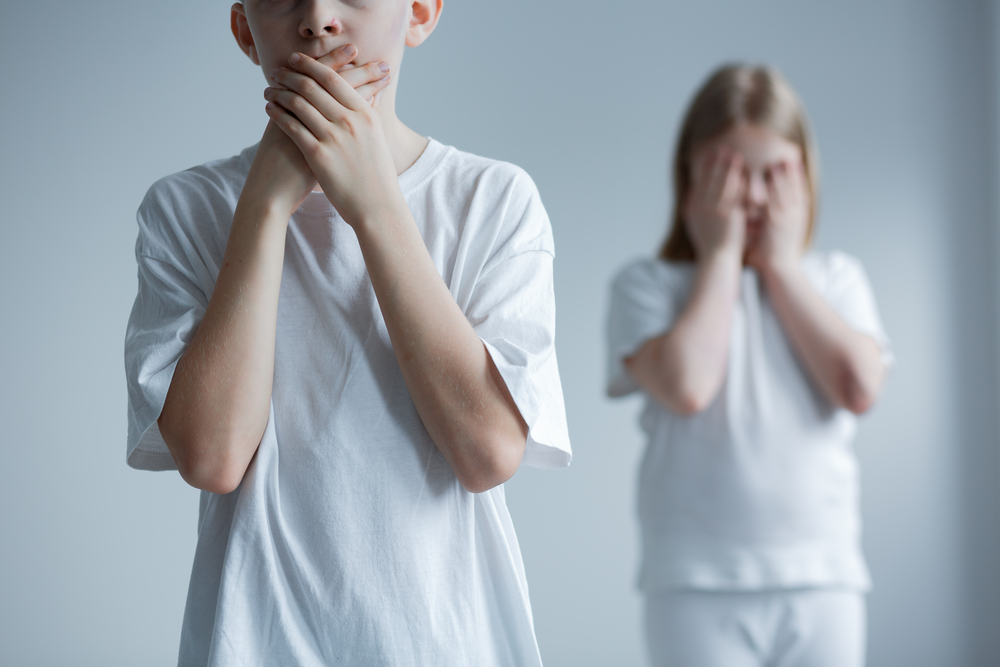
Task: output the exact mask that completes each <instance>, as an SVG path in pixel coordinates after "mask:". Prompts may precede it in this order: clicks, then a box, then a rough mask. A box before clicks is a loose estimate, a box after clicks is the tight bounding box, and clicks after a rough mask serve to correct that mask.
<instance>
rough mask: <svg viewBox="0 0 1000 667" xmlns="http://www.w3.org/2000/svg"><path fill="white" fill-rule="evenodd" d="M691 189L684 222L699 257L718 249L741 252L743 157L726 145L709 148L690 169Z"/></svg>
mask: <svg viewBox="0 0 1000 667" xmlns="http://www.w3.org/2000/svg"><path fill="white" fill-rule="evenodd" d="M691 179H692V184H691V190H690V192H689V193H688V197H687V201H686V202H685V203H684V223H685V226H686V227H687V233H688V236H689V237H690V238H691V243H692V244H693V245H694V249H695V252H697V254H698V257H699V259H702V258H707V257H708V256H709V255H711V254H713V253H714V252H715V251H717V250H724V249H725V250H733V251H734V252H735V253H736V254H737V255H742V253H743V243H744V239H745V238H746V212H745V210H744V208H743V191H744V189H745V187H746V184H745V182H744V178H743V156H742V155H740V154H739V153H736V152H734V151H731V150H729V149H727V148H725V147H718V148H715V149H712V150H711V151H710V152H709V153H708V154H706V155H704V156H702V157H701V159H699V160H697V161H696V162H695V164H694V165H693V167H692V169H691Z"/></svg>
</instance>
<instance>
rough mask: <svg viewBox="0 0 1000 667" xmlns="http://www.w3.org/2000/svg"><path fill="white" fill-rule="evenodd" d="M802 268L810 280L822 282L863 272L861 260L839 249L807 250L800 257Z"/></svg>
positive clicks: (847, 277)
mask: <svg viewBox="0 0 1000 667" xmlns="http://www.w3.org/2000/svg"><path fill="white" fill-rule="evenodd" d="M802 269H803V270H804V271H805V273H806V275H807V276H809V278H810V279H811V280H813V281H815V282H819V283H823V284H826V283H830V282H841V281H843V280H845V279H852V278H857V277H861V276H864V274H865V269H864V266H863V265H862V264H861V260H859V259H858V258H857V257H855V256H854V255H850V254H848V253H846V252H843V251H841V250H809V251H808V252H807V253H806V254H805V255H804V256H803V257H802Z"/></svg>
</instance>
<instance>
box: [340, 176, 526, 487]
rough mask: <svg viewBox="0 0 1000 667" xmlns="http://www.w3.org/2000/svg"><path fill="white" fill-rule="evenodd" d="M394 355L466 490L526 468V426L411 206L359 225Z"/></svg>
mask: <svg viewBox="0 0 1000 667" xmlns="http://www.w3.org/2000/svg"><path fill="white" fill-rule="evenodd" d="M353 226H354V229H355V231H356V232H357V235H358V241H359V243H360V245H361V251H362V254H363V255H364V258H365V264H366V266H367V268H368V274H369V276H370V278H371V281H372V286H373V287H374V290H375V295H376V297H377V298H378V302H379V307H380V309H381V311H382V316H383V317H384V319H385V323H386V328H387V329H388V331H389V338H390V340H391V341H392V347H393V351H394V352H395V354H396V359H397V361H398V362H399V366H400V368H401V369H402V372H403V378H404V379H405V381H406V386H407V387H408V388H409V391H410V396H411V397H412V398H413V402H414V404H415V405H416V408H417V412H418V413H419V415H420V419H421V421H423V424H424V426H425V427H426V428H427V431H428V433H429V434H430V436H431V439H432V440H433V441H434V443H435V444H436V445H437V447H438V449H440V450H441V453H442V454H444V457H445V459H446V460H447V461H448V463H449V465H450V466H451V468H452V470H453V471H454V472H455V475H456V476H457V477H458V479H459V481H460V482H461V483H462V485H463V486H464V487H465V488H466V489H468V490H470V491H472V492H481V491H485V490H487V489H490V488H492V487H494V486H497V485H498V484H502V483H503V482H505V481H506V480H507V479H509V478H510V477H511V476H512V475H513V474H514V472H515V471H516V470H517V467H518V466H519V465H520V462H521V458H522V456H523V454H524V447H525V442H526V440H527V435H528V427H527V425H526V424H525V422H524V419H523V418H522V417H521V413H520V412H519V411H518V409H517V406H516V405H515V404H514V400H513V398H512V397H511V395H510V392H509V391H508V390H507V385H506V384H505V383H504V380H503V378H502V377H501V376H500V373H499V371H498V370H497V368H496V366H495V365H494V363H493V360H492V358H491V357H490V355H489V353H488V352H487V350H486V347H485V345H484V344H483V342H482V340H480V338H479V336H478V335H477V334H476V332H475V330H474V329H473V328H472V326H471V325H470V324H469V321H468V320H467V319H466V317H465V314H464V313H462V311H461V309H460V308H459V307H458V304H457V303H456V302H455V299H454V298H453V297H452V295H451V292H449V290H448V287H447V286H446V285H445V283H444V281H443V280H442V279H441V275H440V274H439V273H438V270H437V267H436V266H435V265H434V262H433V260H432V259H431V257H430V255H429V254H428V252H427V248H426V246H425V245H424V241H423V238H421V236H420V233H419V232H418V230H417V227H416V224H415V223H414V221H413V217H412V215H411V214H410V211H409V208H407V206H406V202H405V201H403V200H402V196H400V198H399V200H398V201H397V202H394V203H392V204H391V205H390V206H387V207H385V208H384V209H382V210H381V211H370V212H368V215H367V216H366V219H365V220H363V221H358V222H355V223H354V225H353Z"/></svg>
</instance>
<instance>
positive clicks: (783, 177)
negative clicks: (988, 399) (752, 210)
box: [764, 162, 791, 208]
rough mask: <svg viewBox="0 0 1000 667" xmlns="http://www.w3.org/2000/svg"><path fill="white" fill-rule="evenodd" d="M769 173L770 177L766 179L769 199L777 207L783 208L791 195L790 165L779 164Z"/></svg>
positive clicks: (771, 168) (770, 169)
mask: <svg viewBox="0 0 1000 667" xmlns="http://www.w3.org/2000/svg"><path fill="white" fill-rule="evenodd" d="M767 173H768V176H769V177H768V178H766V179H764V180H765V182H766V183H767V197H768V199H769V200H770V201H772V202H774V204H775V205H776V206H778V207H779V208H783V207H784V206H785V205H786V204H787V203H788V199H789V196H790V194H791V193H790V187H789V182H788V180H789V179H788V165H787V163H785V162H779V163H778V164H776V165H774V166H772V167H770V168H769V169H768V171H767Z"/></svg>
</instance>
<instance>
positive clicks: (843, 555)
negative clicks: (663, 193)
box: [607, 65, 891, 667]
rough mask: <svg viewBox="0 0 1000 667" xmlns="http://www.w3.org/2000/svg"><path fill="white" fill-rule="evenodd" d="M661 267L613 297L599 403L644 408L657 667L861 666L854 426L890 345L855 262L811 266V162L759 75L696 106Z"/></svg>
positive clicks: (796, 107) (770, 73)
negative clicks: (640, 396)
mask: <svg viewBox="0 0 1000 667" xmlns="http://www.w3.org/2000/svg"><path fill="white" fill-rule="evenodd" d="M673 169H674V195H675V197H674V202H675V204H674V212H673V220H672V227H671V230H670V233H669V235H668V237H667V239H666V242H665V243H664V245H663V247H662V249H661V251H660V255H659V257H658V258H656V259H643V260H639V261H637V262H634V263H633V264H631V265H629V266H627V267H626V268H625V269H624V270H623V271H622V272H621V273H620V274H619V275H618V276H617V278H616V279H615V281H614V284H613V286H612V297H611V308H610V315H609V321H608V340H609V353H610V354H609V374H608V386H607V391H608V394H609V395H611V396H623V395H625V394H629V393H631V392H633V391H637V390H641V391H643V392H644V394H645V396H646V399H647V404H646V409H645V411H644V413H643V415H642V420H641V423H642V427H643V429H644V430H645V431H646V433H647V435H648V437H649V443H648V447H647V450H646V454H645V457H644V460H643V463H642V470H641V473H640V481H639V516H640V522H641V525H642V536H643V564H642V570H641V573H640V577H639V585H640V588H641V589H642V590H643V592H644V594H645V597H646V634H647V641H648V645H649V651H650V654H651V657H652V659H653V662H654V664H656V665H685V666H691V665H695V666H714V665H719V666H725V667H742V666H744V665H746V666H747V667H750V666H760V667H763V666H764V665H768V666H771V665H781V666H782V667H792V666H796V667H800V666H801V667H804V666H807V665H808V666H810V667H811V666H820V665H830V666H831V667H833V666H836V667H853V666H860V665H863V663H864V647H865V604H864V597H863V595H864V592H865V591H866V590H867V589H868V587H869V578H868V572H867V568H866V566H865V562H864V559H863V557H862V555H861V550H860V519H859V510H858V472H857V462H856V460H855V457H854V454H853V453H852V449H851V442H852V440H853V439H854V434H855V430H856V417H855V415H857V414H860V413H862V412H865V411H866V410H868V409H869V408H870V407H871V406H872V405H873V404H874V402H875V399H876V398H877V396H878V393H879V389H880V387H881V386H882V380H883V377H884V375H885V372H886V369H887V366H888V364H889V363H890V361H891V354H890V350H889V341H888V339H887V338H886V336H885V333H884V332H883V330H882V325H881V322H880V320H879V316H878V312H877V310H876V307H875V300H874V297H873V295H872V292H871V288H870V287H869V284H868V280H867V278H866V276H865V273H864V270H863V269H862V268H861V265H860V264H859V263H858V261H857V260H855V259H854V258H852V257H849V256H847V255H845V254H842V253H838V252H829V253H820V252H815V251H808V252H807V248H808V246H809V242H810V239H811V238H812V235H813V226H814V222H815V216H816V201H817V191H818V165H817V163H816V152H815V149H814V147H813V145H812V141H811V138H810V132H809V127H808V121H807V118H806V114H805V110H804V109H803V107H802V104H801V102H800V101H799V99H798V97H797V96H796V94H795V93H794V91H793V90H792V89H791V87H790V86H789V85H788V83H787V82H786V81H785V80H784V79H783V78H782V77H781V75H780V74H779V73H778V72H777V71H775V70H774V69H771V68H766V67H748V66H742V65H737V66H727V67H723V68H721V69H719V70H718V71H716V72H715V73H714V74H713V75H712V76H711V77H710V78H709V80H708V81H707V82H706V83H705V85H704V86H703V87H702V89H701V90H700V91H699V92H698V94H697V95H696V96H695V99H694V101H693V102H692V104H691V107H690V109H689V110H688V112H687V115H686V117H685V119H684V123H683V126H682V128H681V133H680V138H679V141H678V146H677V154H676V156H675V159H674V165H673Z"/></svg>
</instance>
